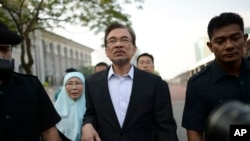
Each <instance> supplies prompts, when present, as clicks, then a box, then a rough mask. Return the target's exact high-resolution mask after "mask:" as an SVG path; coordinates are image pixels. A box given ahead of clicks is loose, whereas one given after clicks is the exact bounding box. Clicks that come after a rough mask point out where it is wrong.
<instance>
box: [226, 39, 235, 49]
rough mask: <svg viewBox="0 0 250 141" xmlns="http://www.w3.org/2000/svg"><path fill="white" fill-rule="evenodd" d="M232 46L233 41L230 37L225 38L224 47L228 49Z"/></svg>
mask: <svg viewBox="0 0 250 141" xmlns="http://www.w3.org/2000/svg"><path fill="white" fill-rule="evenodd" d="M233 47H234V44H233V41H231V40H230V39H228V40H226V49H230V48H233Z"/></svg>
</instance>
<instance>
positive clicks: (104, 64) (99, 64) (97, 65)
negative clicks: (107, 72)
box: [95, 62, 108, 68]
mask: <svg viewBox="0 0 250 141" xmlns="http://www.w3.org/2000/svg"><path fill="white" fill-rule="evenodd" d="M99 66H105V67H108V64H107V63H105V62H99V63H97V64H96V65H95V68H96V67H99Z"/></svg>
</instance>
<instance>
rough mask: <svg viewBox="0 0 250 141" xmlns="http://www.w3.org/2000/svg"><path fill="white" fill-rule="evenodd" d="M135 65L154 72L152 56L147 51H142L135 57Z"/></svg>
mask: <svg viewBox="0 0 250 141" xmlns="http://www.w3.org/2000/svg"><path fill="white" fill-rule="evenodd" d="M137 67H138V68H139V69H140V70H144V71H147V72H150V73H154V69H155V66H154V57H153V55H151V54H149V53H143V54H141V55H139V56H138V57H137Z"/></svg>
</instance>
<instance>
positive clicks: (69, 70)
mask: <svg viewBox="0 0 250 141" xmlns="http://www.w3.org/2000/svg"><path fill="white" fill-rule="evenodd" d="M65 72H66V73H70V72H77V70H76V69H75V68H67V69H66V70H65Z"/></svg>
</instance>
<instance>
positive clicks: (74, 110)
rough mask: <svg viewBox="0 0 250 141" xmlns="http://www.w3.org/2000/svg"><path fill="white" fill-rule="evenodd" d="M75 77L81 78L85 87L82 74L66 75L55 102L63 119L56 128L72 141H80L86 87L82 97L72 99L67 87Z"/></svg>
mask: <svg viewBox="0 0 250 141" xmlns="http://www.w3.org/2000/svg"><path fill="white" fill-rule="evenodd" d="M73 77H76V78H79V79H80V80H81V81H82V83H83V85H84V84H85V78H84V76H83V74H82V73H80V72H71V73H67V74H66V75H65V77H64V80H63V87H62V90H61V92H60V94H59V96H58V99H57V100H56V102H55V109H56V110H57V112H58V114H59V115H60V116H61V118H62V119H61V121H60V122H59V123H57V124H56V127H57V129H58V130H59V131H60V132H61V133H62V134H64V135H65V136H66V137H67V138H68V139H70V140H71V141H79V140H80V138H81V127H82V120H83V115H84V113H85V111H86V102H85V95H84V94H85V87H83V89H84V90H83V91H82V95H81V96H80V97H79V98H78V99H76V100H73V99H72V98H70V97H69V95H68V94H67V91H66V88H65V85H66V83H67V81H68V80H69V79H70V78H73Z"/></svg>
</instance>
